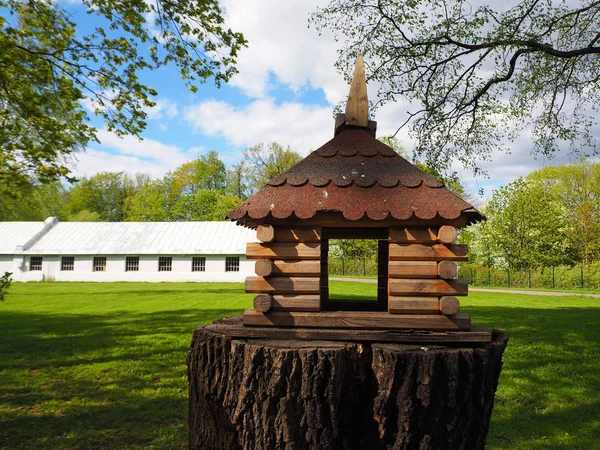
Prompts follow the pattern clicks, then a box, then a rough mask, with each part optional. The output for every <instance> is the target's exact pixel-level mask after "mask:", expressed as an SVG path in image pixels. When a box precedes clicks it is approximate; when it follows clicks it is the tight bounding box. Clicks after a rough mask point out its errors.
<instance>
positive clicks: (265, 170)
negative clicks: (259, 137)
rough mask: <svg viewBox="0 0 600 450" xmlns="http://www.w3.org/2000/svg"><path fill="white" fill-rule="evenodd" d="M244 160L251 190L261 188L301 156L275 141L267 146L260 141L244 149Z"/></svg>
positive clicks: (300, 158)
mask: <svg viewBox="0 0 600 450" xmlns="http://www.w3.org/2000/svg"><path fill="white" fill-rule="evenodd" d="M244 160H245V161H246V163H247V164H248V169H249V175H248V178H249V184H250V187H251V190H252V191H253V192H255V191H257V190H259V189H260V188H262V187H263V186H264V185H265V184H267V182H268V181H269V180H270V179H271V178H274V177H276V176H277V175H280V174H282V173H283V172H285V171H287V170H289V169H291V168H292V167H293V166H294V165H296V164H297V163H298V162H300V161H301V160H302V156H300V155H299V154H298V153H296V152H295V151H293V150H292V149H290V147H289V146H288V147H287V148H283V146H282V145H280V144H278V143H277V142H272V143H270V144H269V145H268V146H267V147H265V145H264V144H263V143H262V142H261V143H260V144H256V145H255V146H253V147H250V148H248V149H246V151H245V152H244Z"/></svg>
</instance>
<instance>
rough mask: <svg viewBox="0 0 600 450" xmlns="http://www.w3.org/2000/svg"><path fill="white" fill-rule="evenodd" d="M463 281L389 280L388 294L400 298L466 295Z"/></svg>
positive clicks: (465, 286) (466, 290)
mask: <svg viewBox="0 0 600 450" xmlns="http://www.w3.org/2000/svg"><path fill="white" fill-rule="evenodd" d="M467 292H468V284H467V282H466V281H465V280H405V279H401V278H390V279H389V294H390V295H400V296H425V297H429V296H434V295H435V296H442V295H467Z"/></svg>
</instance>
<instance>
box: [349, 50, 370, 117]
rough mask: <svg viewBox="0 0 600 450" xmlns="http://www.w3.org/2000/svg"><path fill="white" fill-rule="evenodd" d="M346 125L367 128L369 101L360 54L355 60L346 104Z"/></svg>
mask: <svg viewBox="0 0 600 450" xmlns="http://www.w3.org/2000/svg"><path fill="white" fill-rule="evenodd" d="M346 124H347V125H354V126H358V127H368V126H369V99H368V98H367V79H366V77H365V65H364V62H363V55H362V54H359V55H358V57H357V58H356V67H355V68H354V75H353V76H352V85H351V86H350V94H348V103H347V104H346Z"/></svg>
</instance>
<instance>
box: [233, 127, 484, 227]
mask: <svg viewBox="0 0 600 450" xmlns="http://www.w3.org/2000/svg"><path fill="white" fill-rule="evenodd" d="M467 210H469V221H478V220H481V218H482V217H481V215H480V214H479V212H477V211H476V210H475V211H474V208H473V206H471V205H470V204H469V203H467V202H465V201H464V200H462V199H460V198H459V197H457V196H456V195H455V194H453V193H452V192H450V191H449V190H448V189H446V188H445V187H444V185H443V184H442V183H441V182H440V181H438V180H437V179H436V178H434V177H433V176H431V175H429V174H427V173H425V172H423V171H422V170H420V169H418V168H417V167H415V166H414V165H412V164H411V163H409V162H408V161H407V160H405V159H404V158H402V157H401V156H399V155H398V154H397V153H396V152H394V150H393V149H391V148H390V147H388V146H387V145H385V144H383V143H382V142H380V141H378V140H377V139H375V138H374V137H373V136H371V135H370V134H369V133H368V132H366V131H364V130H363V129H360V128H354V129H352V128H351V129H346V130H344V131H342V132H340V133H339V134H338V135H337V136H335V137H334V138H333V139H332V140H331V141H329V142H328V143H326V144H325V145H324V146H323V147H321V148H319V149H318V150H316V151H314V152H312V153H311V154H310V155H308V156H307V157H306V158H304V159H303V160H302V161H300V162H299V163H298V164H296V165H295V166H294V167H293V168H292V169H290V170H289V171H287V172H285V173H284V174H282V175H279V176H277V177H275V178H273V179H272V180H271V181H269V183H268V184H267V185H266V186H265V187H263V188H262V189H261V190H260V191H258V192H257V193H256V194H254V195H253V196H251V197H250V198H249V199H248V200H246V201H245V202H244V203H243V204H242V205H240V206H239V207H237V208H235V209H234V210H232V211H231V212H230V213H229V214H228V217H229V218H231V219H233V220H238V221H243V220H244V219H245V218H250V219H267V218H268V217H273V218H276V219H287V218H289V217H290V216H292V215H294V214H295V216H296V217H297V218H299V219H309V218H311V217H313V216H314V215H315V214H317V213H319V212H341V213H342V214H343V216H344V217H345V218H346V219H348V220H358V219H361V218H363V217H368V218H370V219H372V220H382V219H385V218H387V217H393V218H395V219H397V220H406V219H411V218H415V217H416V218H418V219H424V220H428V219H436V218H442V219H448V220H451V219H456V218H458V217H460V216H461V214H463V212H464V211H467Z"/></svg>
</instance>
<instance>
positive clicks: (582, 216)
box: [527, 160, 600, 263]
mask: <svg viewBox="0 0 600 450" xmlns="http://www.w3.org/2000/svg"><path fill="white" fill-rule="evenodd" d="M527 178H528V179H531V180H535V181H537V182H539V183H543V184H544V185H545V186H547V187H548V189H550V190H551V191H552V192H553V194H554V195H555V196H556V197H557V198H559V199H560V202H561V205H562V208H563V210H564V214H565V216H566V218H567V227H566V230H565V232H566V233H567V236H568V237H569V240H570V242H571V245H572V246H573V247H574V248H575V250H576V251H577V255H578V257H579V259H580V260H581V261H583V262H584V263H590V262H592V261H598V260H600V164H598V163H591V162H590V161H587V160H581V161H579V162H577V163H576V164H570V165H564V166H549V167H545V168H543V169H540V170H538V171H535V172H533V173H531V174H529V175H528V177H527Z"/></svg>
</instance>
